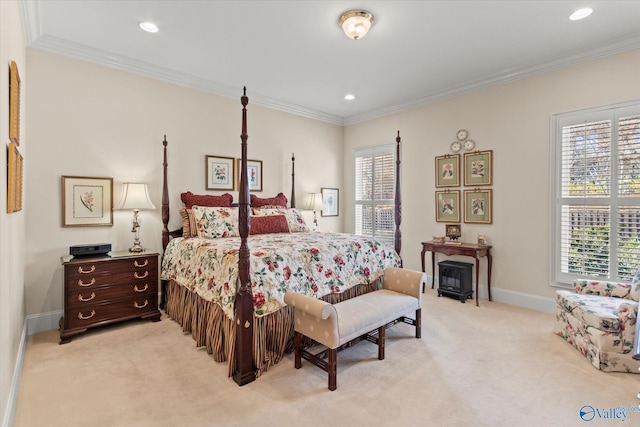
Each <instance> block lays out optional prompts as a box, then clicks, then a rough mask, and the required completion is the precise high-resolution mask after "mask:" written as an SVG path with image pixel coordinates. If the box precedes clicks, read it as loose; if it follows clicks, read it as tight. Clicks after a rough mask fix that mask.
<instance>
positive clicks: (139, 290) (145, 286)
mask: <svg viewBox="0 0 640 427" xmlns="http://www.w3.org/2000/svg"><path fill="white" fill-rule="evenodd" d="M147 289H149V284H148V283H145V284H144V289H140V288H138V285H135V286H134V287H133V290H134V291H136V292H144V291H146V290H147Z"/></svg>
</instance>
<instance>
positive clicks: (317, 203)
mask: <svg viewBox="0 0 640 427" xmlns="http://www.w3.org/2000/svg"><path fill="white" fill-rule="evenodd" d="M307 201H308V203H307V210H308V211H313V229H314V230H315V229H316V228H317V227H318V216H317V214H316V212H317V211H319V210H322V194H320V193H309V197H308V198H307Z"/></svg>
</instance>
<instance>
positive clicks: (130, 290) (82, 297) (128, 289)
mask: <svg viewBox="0 0 640 427" xmlns="http://www.w3.org/2000/svg"><path fill="white" fill-rule="evenodd" d="M146 293H155V294H157V293H158V281H157V280H156V279H155V278H154V279H149V278H147V280H143V281H140V282H132V283H123V284H120V285H109V286H96V287H92V288H91V289H78V288H77V287H74V288H73V289H70V290H68V291H67V301H66V303H67V307H69V308H72V307H73V308H82V307H86V306H87V305H90V304H96V303H101V302H108V301H110V300H113V299H120V298H129V297H136V296H139V295H140V294H146Z"/></svg>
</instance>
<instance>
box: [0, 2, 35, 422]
mask: <svg viewBox="0 0 640 427" xmlns="http://www.w3.org/2000/svg"><path fill="white" fill-rule="evenodd" d="M11 61H15V62H16V63H17V65H18V70H19V72H20V77H21V78H22V88H21V89H22V97H21V101H22V105H21V123H20V125H21V126H20V131H21V132H20V136H21V138H20V146H19V147H18V149H19V151H20V153H21V154H22V156H23V158H24V160H25V162H24V168H25V170H24V172H25V174H26V172H27V171H28V170H29V169H30V168H31V165H30V164H29V163H30V160H31V159H30V158H29V156H28V155H27V147H28V145H29V144H28V133H27V132H26V124H27V116H26V114H25V111H26V108H25V107H26V105H25V99H26V97H25V94H26V92H27V91H28V88H29V76H28V75H27V67H26V66H25V64H26V61H25V40H24V36H23V32H22V20H21V19H20V11H19V9H18V2H17V1H14V0H7V1H0V64H1V66H0V88H1V89H0V105H2V107H0V129H1V130H2V133H1V134H0V141H1V143H2V147H3V148H2V149H1V150H0V164H1V165H2V170H3V173H0V419H1V420H3V425H9V423H10V422H11V419H10V418H11V415H12V410H11V408H10V407H9V406H8V405H12V404H14V403H15V400H14V399H15V393H17V390H16V387H15V384H16V381H18V380H19V370H20V364H19V363H17V362H18V359H19V358H20V355H21V352H22V351H23V348H22V347H21V343H22V338H23V336H24V334H25V333H26V331H25V328H24V324H25V322H24V319H25V302H24V301H25V292H24V264H25V212H26V210H27V208H28V202H26V201H25V203H23V210H22V211H20V212H16V213H11V214H7V213H6V212H7V174H6V173H5V172H4V171H5V170H6V169H5V168H6V165H7V150H6V146H7V144H8V143H9V131H8V129H9V109H8V108H7V106H8V105H9V91H8V90H7V88H8V87H9V63H10V62H11ZM25 191H26V188H25ZM12 383H13V386H12Z"/></svg>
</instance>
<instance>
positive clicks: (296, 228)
mask: <svg viewBox="0 0 640 427" xmlns="http://www.w3.org/2000/svg"><path fill="white" fill-rule="evenodd" d="M251 211H252V213H253V215H254V216H253V217H252V220H253V218H257V217H259V216H266V215H284V216H285V218H287V224H289V232H291V233H299V232H306V231H310V230H309V227H307V223H306V222H305V221H304V218H303V217H302V215H300V212H298V210H297V209H295V208H291V209H285V208H277V209H266V208H260V209H252V210H251Z"/></svg>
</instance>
